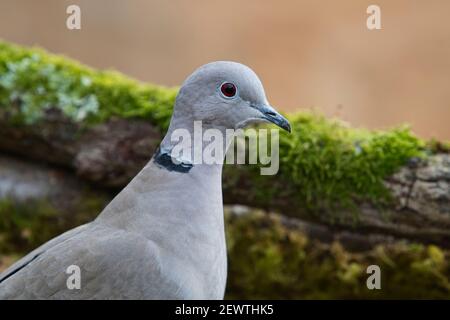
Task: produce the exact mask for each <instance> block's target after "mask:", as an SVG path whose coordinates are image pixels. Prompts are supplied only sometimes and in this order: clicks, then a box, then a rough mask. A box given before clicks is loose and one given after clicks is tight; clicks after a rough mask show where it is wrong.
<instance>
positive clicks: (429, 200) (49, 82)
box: [0, 41, 450, 247]
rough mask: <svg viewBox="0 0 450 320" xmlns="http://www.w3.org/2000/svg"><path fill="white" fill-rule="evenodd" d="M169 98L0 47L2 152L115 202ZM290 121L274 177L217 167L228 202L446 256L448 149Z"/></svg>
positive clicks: (309, 120)
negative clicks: (441, 249)
mask: <svg viewBox="0 0 450 320" xmlns="http://www.w3.org/2000/svg"><path fill="white" fill-rule="evenodd" d="M176 92H177V90H176V89H171V88H164V87H160V86H155V85H151V84H142V83H139V82H137V81H135V80H132V79H129V78H128V77H126V76H124V75H121V74H119V73H117V72H110V71H97V70H94V69H91V68H89V67H86V66H83V65H81V64H79V63H77V62H75V61H72V60H70V59H67V58H65V57H62V56H57V55H52V54H49V53H47V52H45V51H43V50H40V49H34V48H31V49H30V48H24V47H20V46H16V45H12V44H9V43H6V42H1V41H0V153H4V154H10V155H14V156H17V157H21V158H23V159H25V160H33V161H36V162H42V163H46V164H47V165H50V166H55V168H56V167H58V168H62V169H63V170H66V171H67V172H69V173H70V174H72V175H74V176H75V178H76V179H77V180H80V181H84V182H83V183H84V184H86V185H87V186H95V189H96V190H100V189H105V190H107V191H106V192H108V191H110V190H112V192H116V191H117V190H119V189H120V188H122V187H123V186H124V185H126V184H127V183H128V181H129V180H130V179H131V178H132V177H133V176H134V175H135V174H136V173H137V172H138V171H139V170H140V169H141V168H142V167H143V166H144V164H145V163H146V162H147V161H148V160H149V159H150V157H151V155H152V153H153V151H154V150H155V148H156V147H157V144H158V142H159V141H160V140H161V137H162V136H163V134H164V133H165V130H166V129H167V125H168V122H169V119H170V115H171V110H172V106H173V103H174V99H175V96H176ZM288 118H289V119H290V121H291V124H292V134H291V135H288V134H285V133H280V171H279V172H278V174H277V175H276V176H261V175H260V174H259V168H258V167H257V166H228V165H227V166H225V168H224V181H223V186H224V201H225V202H226V203H230V204H239V203H240V204H245V205H248V206H251V207H257V208H263V209H267V210H270V211H278V212H280V213H282V214H283V215H286V216H291V217H297V218H301V219H302V220H303V221H308V222H310V223H315V224H320V225H323V226H326V227H327V228H329V230H333V232H338V231H339V232H351V233H352V234H359V235H360V236H361V237H364V236H366V235H367V234H373V235H381V236H383V237H388V238H390V237H394V238H405V239H411V240H417V241H421V242H425V243H438V244H440V245H442V246H446V247H448V246H450V228H449V224H450V223H449V220H450V208H449V206H450V177H449V171H450V160H449V149H450V148H449V147H448V144H446V143H436V142H435V143H427V142H425V141H423V140H421V139H419V138H417V137H415V136H414V135H413V134H412V133H411V132H410V131H409V130H408V129H406V128H396V129H392V130H386V131H368V130H363V129H353V128H350V127H349V126H348V125H346V124H345V123H342V122H340V121H337V120H330V119H325V118H324V117H321V116H317V115H314V114H308V113H302V114H298V115H288ZM102 192H103V191H102Z"/></svg>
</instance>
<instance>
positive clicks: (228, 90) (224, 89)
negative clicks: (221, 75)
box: [220, 82, 237, 98]
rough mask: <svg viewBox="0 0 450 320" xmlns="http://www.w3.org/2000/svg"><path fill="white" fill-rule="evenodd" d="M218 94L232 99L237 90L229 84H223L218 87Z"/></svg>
mask: <svg viewBox="0 0 450 320" xmlns="http://www.w3.org/2000/svg"><path fill="white" fill-rule="evenodd" d="M220 92H221V93H222V95H223V96H224V97H225V98H233V97H234V96H235V95H236V92H237V88H236V86H235V85H234V84H233V83H231V82H224V83H222V85H221V86H220Z"/></svg>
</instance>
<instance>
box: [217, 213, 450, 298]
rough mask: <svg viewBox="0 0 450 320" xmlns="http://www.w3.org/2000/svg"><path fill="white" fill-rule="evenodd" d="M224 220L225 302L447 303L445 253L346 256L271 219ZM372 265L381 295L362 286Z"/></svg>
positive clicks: (449, 266)
mask: <svg viewBox="0 0 450 320" xmlns="http://www.w3.org/2000/svg"><path fill="white" fill-rule="evenodd" d="M226 218H227V219H226V220H227V228H226V230H227V239H228V250H229V263H228V266H229V267H228V268H229V275H228V286H227V291H226V297H227V298H228V299H350V298H357V299H379V298H382V299H393V298H405V299H408V298H410V299H412V298H415V299H420V298H429V299H430V298H438V299H449V298H450V282H449V279H450V278H449V277H450V263H449V262H450V261H449V252H448V251H446V250H445V251H444V250H443V249H440V248H438V247H436V246H434V245H429V246H425V245H417V244H405V243H401V242H398V243H396V244H394V245H390V246H388V247H386V246H378V247H376V248H374V249H373V250H370V251H367V252H360V253H352V252H348V251H346V250H345V249H344V248H343V247H342V246H341V245H340V244H339V243H333V244H331V245H328V244H324V243H320V242H318V241H314V240H311V239H308V237H307V236H305V235H304V234H303V233H301V232H299V231H296V230H292V229H287V228H285V227H284V226H283V225H282V224H281V223H280V221H279V219H278V218H277V217H276V216H268V215H265V214H262V213H258V212H256V213H252V214H249V215H247V216H243V217H242V216H239V217H236V216H233V215H227V216H226ZM372 264H375V265H378V266H379V267H380V269H381V290H369V289H368V288H367V286H366V281H367V278H368V276H369V275H368V274H367V273H366V270H367V267H368V266H369V265H372Z"/></svg>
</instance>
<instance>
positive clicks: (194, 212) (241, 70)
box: [0, 62, 290, 299]
mask: <svg viewBox="0 0 450 320" xmlns="http://www.w3.org/2000/svg"><path fill="white" fill-rule="evenodd" d="M224 82H231V83H234V84H235V85H236V87H237V88H238V92H237V94H236V97H233V98H232V99H229V98H227V97H224V96H223V95H221V93H220V86H221V84H222V83H224ZM195 120H201V121H202V123H203V128H204V129H205V128H215V129H218V130H220V131H222V132H224V131H225V130H226V129H227V128H240V127H243V126H245V125H246V124H248V123H252V122H255V121H270V122H274V123H277V124H278V125H280V126H281V127H283V128H285V129H289V130H290V128H289V124H288V123H287V121H286V120H285V119H284V118H283V117H281V116H280V115H279V114H278V113H276V112H275V111H274V110H273V109H272V108H271V107H270V106H269V104H268V103H267V99H266V97H265V93H264V89H263V87H262V85H261V82H260V81H259V79H258V77H257V76H256V74H255V73H254V72H253V71H252V70H250V69H249V68H248V67H245V66H243V65H241V64H238V63H234V62H213V63H210V64H207V65H204V66H202V67H200V68H199V69H197V70H196V71H195V72H194V73H193V74H192V75H191V76H190V77H189V78H188V79H187V80H186V81H185V82H184V84H183V86H182V88H181V89H180V92H179V94H178V96H177V99H176V103H175V107H174V113H173V116H172V120H171V123H170V126H169V129H168V133H167V135H166V137H165V138H164V139H163V141H162V142H161V145H160V151H159V152H160V153H164V152H168V151H170V150H171V148H172V147H173V142H172V141H171V139H170V135H171V133H173V131H174V130H176V129H179V128H184V129H187V130H188V131H189V132H192V130H193V121H195ZM156 158H157V157H156ZM221 174H222V166H221V165H220V164H214V165H206V164H194V165H192V166H189V167H188V169H186V170H184V169H183V170H181V171H177V170H170V168H169V167H168V166H167V165H165V164H164V162H160V161H156V162H155V157H154V158H153V159H152V160H150V162H149V163H148V164H147V165H146V166H145V167H144V168H143V170H142V171H141V172H140V173H139V174H138V175H137V176H136V177H135V178H134V179H133V180H132V181H131V182H130V183H129V184H128V186H126V187H125V188H124V189H123V190H122V192H120V193H119V194H118V195H117V196H116V197H115V198H114V199H113V200H112V201H111V203H110V204H109V205H108V206H107V207H106V208H105V209H104V210H103V211H102V212H101V213H100V215H99V216H98V217H97V219H95V220H94V221H92V222H90V223H88V224H85V225H83V226H80V227H77V228H75V229H73V230H70V231H68V232H66V233H64V234H62V235H60V236H58V237H56V238H54V239H52V240H50V241H49V242H47V243H45V244H44V245H42V246H41V247H39V248H37V249H36V250H34V251H32V252H31V253H29V254H28V255H26V256H25V257H24V258H22V259H20V260H19V261H18V262H16V263H15V264H13V265H12V266H11V267H10V268H8V269H7V270H6V271H4V272H3V273H2V274H1V275H0V299H222V298H223V295H224V290H225V284H226V274H227V260H226V245H225V234H224V221H223V205H222V187H221ZM70 265H77V266H79V267H80V269H81V288H80V289H69V288H68V287H67V284H66V282H67V279H68V277H69V275H68V274H67V273H66V270H67V268H68V267H69V266H70Z"/></svg>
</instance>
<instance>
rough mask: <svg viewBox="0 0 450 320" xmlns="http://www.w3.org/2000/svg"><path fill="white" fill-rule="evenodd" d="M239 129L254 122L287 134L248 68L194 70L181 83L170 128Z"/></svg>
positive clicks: (223, 64)
mask: <svg viewBox="0 0 450 320" xmlns="http://www.w3.org/2000/svg"><path fill="white" fill-rule="evenodd" d="M193 121H201V122H202V125H203V127H210V128H218V129H239V128H243V127H245V126H246V125H248V124H251V123H256V122H271V123H274V124H276V125H277V126H279V127H280V128H282V129H285V130H287V131H289V132H290V130H291V127H290V125H289V122H288V121H287V120H286V118H284V117H283V116H282V115H281V114H279V113H278V112H277V111H276V110H275V109H274V108H273V107H271V106H270V104H269V103H268V101H267V98H266V94H265V92H264V88H263V85H262V83H261V81H260V80H259V78H258V76H257V75H256V74H255V73H254V72H253V70H251V69H250V68H249V67H247V66H244V65H242V64H240V63H236V62H229V61H218V62H212V63H208V64H206V65H203V66H201V67H200V68H198V69H197V70H196V71H194V73H192V74H191V75H190V76H189V77H188V78H187V79H186V81H185V82H184V83H183V85H182V87H181V89H180V91H179V93H178V96H177V99H176V103H175V108H174V113H173V117H172V121H171V126H175V127H183V125H185V126H189V125H190V123H192V122H193Z"/></svg>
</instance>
